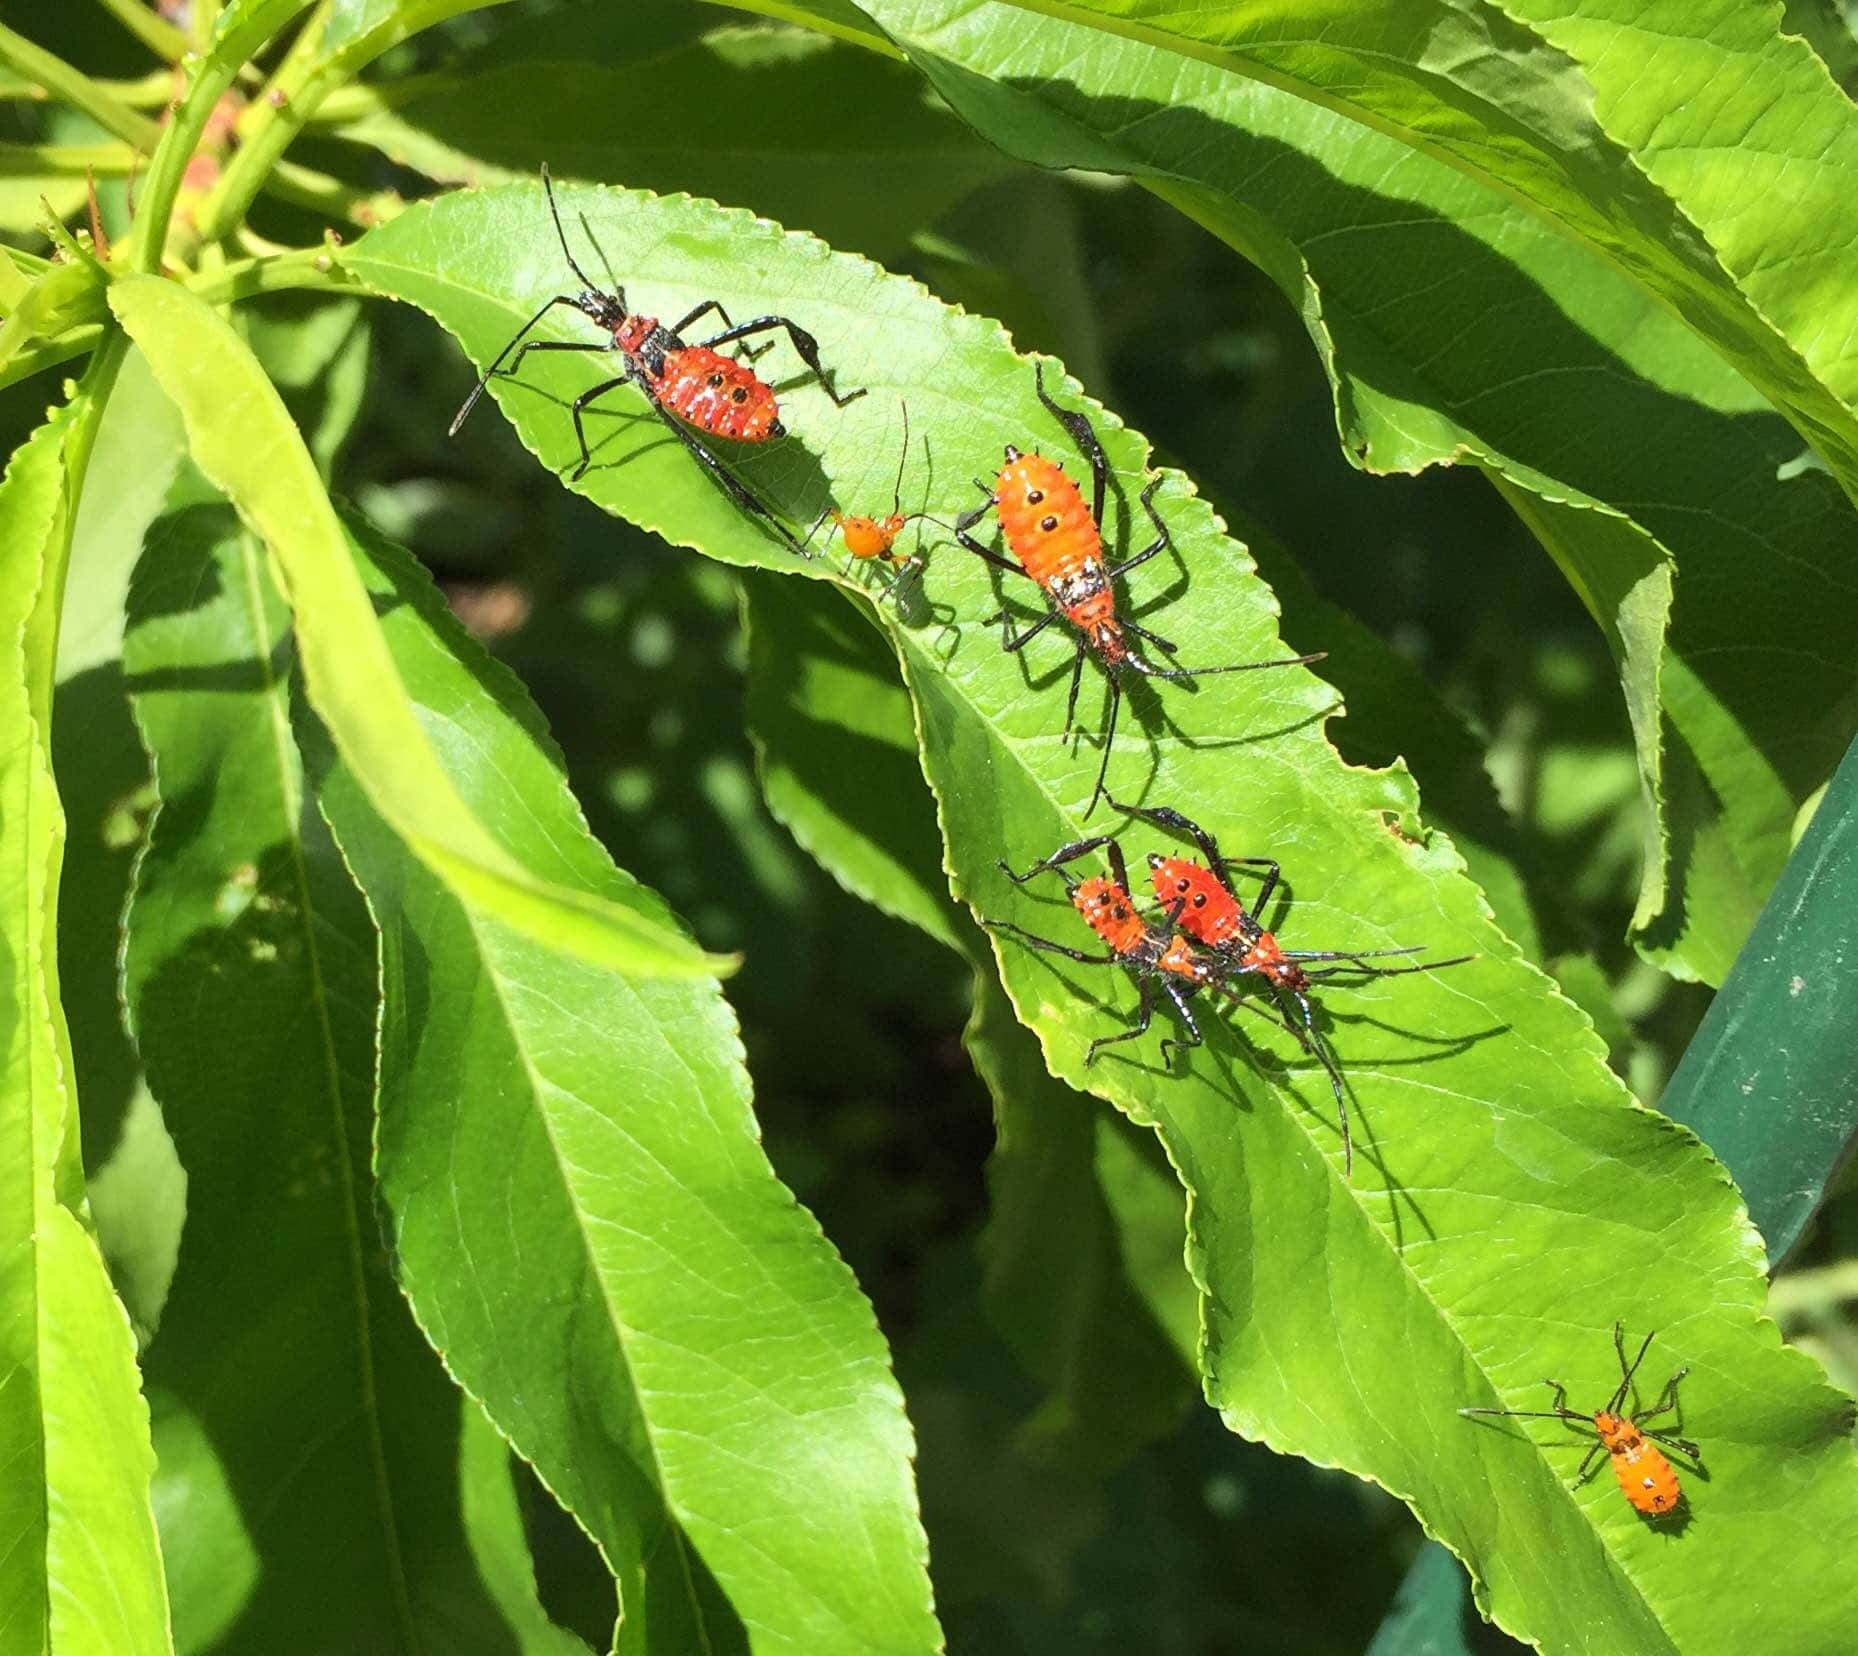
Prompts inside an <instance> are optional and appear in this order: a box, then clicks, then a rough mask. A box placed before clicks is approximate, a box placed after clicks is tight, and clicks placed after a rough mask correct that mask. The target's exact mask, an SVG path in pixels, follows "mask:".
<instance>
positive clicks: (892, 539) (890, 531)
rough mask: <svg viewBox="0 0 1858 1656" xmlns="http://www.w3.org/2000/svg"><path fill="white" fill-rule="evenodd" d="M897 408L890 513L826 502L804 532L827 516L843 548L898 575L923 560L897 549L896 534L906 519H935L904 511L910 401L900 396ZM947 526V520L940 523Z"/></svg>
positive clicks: (815, 530)
mask: <svg viewBox="0 0 1858 1656" xmlns="http://www.w3.org/2000/svg"><path fill="white" fill-rule="evenodd" d="M897 406H898V408H900V409H901V410H902V412H903V449H902V452H901V453H899V454H898V456H897V481H896V483H895V484H894V485H893V486H892V488H891V491H890V516H889V517H881V518H878V517H860V516H857V515H855V514H853V513H849V512H841V511H840V510H839V509H838V508H837V507H836V506H828V507H827V508H826V510H825V511H823V512H822V513H820V515H819V519H818V521H817V522H815V523H814V525H813V527H812V528H811V529H810V530H809V531H808V532H807V537H806V538H807V540H808V541H811V540H812V538H813V536H814V535H816V534H817V533H818V532H819V525H820V524H821V523H824V522H825V521H826V520H827V519H828V518H830V519H831V520H832V525H833V527H834V528H835V529H837V530H838V532H839V537H840V539H841V540H843V541H844V542H845V550H846V551H847V552H849V553H850V554H851V555H852V556H853V557H854V558H856V559H858V560H859V561H860V562H861V563H863V562H868V561H870V560H872V559H877V560H879V561H880V562H883V563H886V564H888V565H889V566H890V567H891V568H892V569H893V570H895V571H896V572H897V573H898V574H899V575H902V574H905V573H907V572H908V571H910V570H913V569H921V568H922V563H923V560H922V559H921V558H920V557H918V556H915V555H911V554H906V553H902V552H899V551H897V549H896V547H897V537H898V536H899V535H901V534H902V533H903V526H904V525H905V524H906V523H915V522H917V521H919V520H921V521H925V522H929V523H935V522H937V520H936V519H935V518H933V517H930V515H929V514H928V513H927V512H906V511H904V509H903V468H904V467H905V466H906V465H907V464H908V463H909V458H910V405H909V404H908V403H906V402H903V401H901V400H899V401H898V404H897ZM923 448H924V452H925V454H926V453H927V452H928V439H927V438H924V439H923ZM940 527H942V528H947V525H946V524H942V525H940Z"/></svg>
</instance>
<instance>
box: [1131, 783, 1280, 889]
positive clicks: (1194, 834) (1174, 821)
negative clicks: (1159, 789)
mask: <svg viewBox="0 0 1858 1656" xmlns="http://www.w3.org/2000/svg"><path fill="white" fill-rule="evenodd" d="M1110 808H1111V809H1112V810H1116V811H1121V812H1122V813H1123V815H1124V816H1132V817H1135V818H1137V819H1138V820H1140V821H1142V822H1147V823H1151V824H1153V826H1155V827H1157V828H1169V829H1172V830H1173V831H1174V832H1175V833H1177V834H1185V835H1186V836H1187V837H1188V838H1189V839H1190V840H1192V841H1193V842H1194V844H1195V845H1197V846H1198V847H1199V848H1200V855H1201V856H1203V857H1205V858H1206V866H1207V867H1208V868H1209V869H1211V870H1212V872H1213V875H1214V877H1215V878H1216V879H1217V880H1218V881H1219V883H1220V884H1221V885H1223V886H1226V887H1228V888H1230V887H1231V884H1232V881H1231V879H1230V878H1229V877H1228V875H1227V872H1226V859H1225V858H1224V857H1223V856H1221V855H1220V851H1219V842H1218V841H1217V840H1216V839H1214V838H1213V836H1212V835H1211V834H1209V833H1208V832H1207V831H1206V830H1205V829H1204V828H1202V827H1201V826H1200V824H1199V823H1197V822H1195V821H1194V820H1193V819H1192V818H1191V817H1184V816H1182V815H1181V813H1180V812H1179V811H1176V810H1171V809H1170V808H1169V807H1168V806H1166V805H1125V804H1123V803H1122V802H1121V801H1120V800H1116V799H1112V800H1111V801H1110ZM1234 860H1235V861H1237V862H1270V858H1268V857H1238V858H1235V859H1234ZM1271 866H1272V867H1273V868H1276V867H1277V864H1276V863H1271ZM1275 878H1276V876H1275V875H1273V876H1272V880H1267V881H1266V883H1265V886H1264V890H1263V895H1264V896H1269V895H1270V890H1271V884H1272V881H1274V880H1275ZM1259 906H1260V907H1261V908H1262V907H1263V906H1264V905H1263V902H1262V900H1261V901H1260V903H1259Z"/></svg>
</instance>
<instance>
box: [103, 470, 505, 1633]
mask: <svg viewBox="0 0 1858 1656" xmlns="http://www.w3.org/2000/svg"><path fill="white" fill-rule="evenodd" d="M288 636H289V635H288V614H287V612H286V610H285V609H284V605H283V602H282V600H281V599H280V598H279V597H278V595H277V593H276V591H275V589H274V588H273V587H272V585H271V582H270V579H269V576H268V574H267V571H266V568H265V559H264V548H263V547H262V545H261V544H260V543H259V542H258V540H257V539H256V537H254V536H252V535H251V534H249V533H247V532H246V531H245V530H244V529H242V528H241V526H240V523H239V519H238V517H237V515H236V514H235V513H234V511H233V509H232V508H231V507H230V506H229V505H227V504H225V503H224V502H223V501H220V500H218V499H216V498H215V497H213V495H212V493H211V491H210V490H208V489H206V488H205V487H204V486H203V485H202V484H201V483H200V480H199V479H198V477H197V476H190V477H189V478H187V479H184V481H183V483H182V485H181V486H180V487H179V488H178V489H177V499H176V503H175V506H174V508H173V509H172V510H171V511H170V512H169V513H168V514H167V515H166V516H165V517H163V518H162V519H161V520H160V521H158V522H157V523H156V525H155V527H154V529H153V530H152V531H151V534H150V538H149V546H148V551H147V554H146V556H145V557H144V558H143V560H142V563H141V564H140V566H139V567H138V568H137V571H136V577H135V582H134V585H133V587H132V589H131V592H130V597H129V629H128V633H127V636H126V638H125V641H124V650H123V659H124V667H125V670H126V672H127V675H128V683H129V688H130V692H131V695H132V697H133V700H134V705H135V714H136V720H137V723H138V725H139V727H140V729H141V731H142V734H143V738H144V740H145V741H146V742H147V744H148V749H149V754H150V758H151V760H152V762H153V765H154V771H155V775H156V777H157V780H158V783H159V789H160V795H161V803H160V808H159V809H158V811H157V813H156V815H155V818H154V821H153V824H152V825H151V828H150V831H149V838H148V843H147V846H146V849H145V850H144V852H143V855H142V857H141V860H140V862H139V864H138V866H137V871H136V888H135V894H134V897H133V900H132V903H131V906H130V909H129V913H128V919H127V926H126V942H125V946H124V955H123V974H124V982H123V987H124V996H125V1000H126V1002H127V1004H128V1006H129V1009H130V1013H131V1016H132V1019H133V1022H134V1026H135V1033H136V1038H137V1044H138V1046H139V1048H140V1051H141V1053H142V1056H143V1059H144V1062H145V1063H146V1064H147V1066H148V1076H149V1083H150V1086H151V1088H152V1089H153V1091H154V1093H155V1095H156V1097H157V1098H158V1099H159V1100H160V1101H161V1104H162V1108H163V1113H164V1117H165V1120H166V1123H167V1127H168V1131H169V1134H170V1135H171V1136H172V1138H173V1140H174V1144H175V1147H176V1149H177V1151H178V1152H179V1155H180V1158H181V1162H182V1165H183V1166H184V1167H185V1168H186V1170H187V1226H186V1231H185V1233H184V1237H185V1240H184V1246H183V1249H182V1255H181V1264H180V1269H179V1270H178V1271H177V1273H176V1275H175V1278H174V1282H173V1285H172V1287H171V1289H170V1291H169V1295H168V1301H167V1306H166V1309H165V1312H164V1315H163V1319H162V1327H161V1332H160V1334H159V1335H158V1336H157V1338H156V1339H155V1341H154V1343H153V1345H152V1346H151V1347H150V1348H149V1351H148V1353H147V1356H146V1364H147V1368H148V1373H149V1376H150V1380H151V1383H152V1384H155V1385H159V1386H161V1387H162V1388H163V1389H164V1390H165V1391H166V1392H167V1393H168V1394H169V1395H170V1396H171V1397H172V1398H173V1399H174V1400H175V1402H176V1403H178V1404H179V1406H180V1407H181V1408H182V1409H184V1410H185V1411H186V1412H187V1413H188V1415H189V1416H190V1417H191V1419H192V1420H193V1421H194V1422H195V1425H196V1427H197V1429H198V1431H199V1432H200V1433H201V1434H203V1436H204V1438H205V1440H206V1441H207V1442H210V1443H211V1444H212V1445H213V1448H214V1451H215V1455H216V1459H217V1463H218V1466H219V1468H220V1476H221V1477H223V1479H224V1481H225V1484H226V1486H227V1487H228V1488H229V1489H230V1490H231V1491H233V1492H234V1499H235V1500H236V1502H237V1505H238V1508H239V1511H240V1513H241V1514H242V1517H243V1525H242V1533H243V1535H244V1536H245V1538H246V1540H247V1542H248V1544H249V1547H250V1549H251V1551H252V1553H253V1555H254V1561H255V1565H256V1569H255V1572H254V1579H253V1581H252V1584H251V1585H252V1592H251V1596H250V1598H249V1599H248V1600H247V1602H245V1603H244V1604H243V1605H242V1606H240V1607H239V1614H238V1617H237V1626H238V1628H239V1630H240V1637H241V1638H242V1639H245V1640H249V1641H251V1642H252V1644H253V1646H254V1647H255V1648H266V1649H281V1648H286V1647H288V1646H289V1645H290V1644H292V1643H293V1642H294V1641H295V1640H296V1639H297V1638H298V1637H300V1635H301V1630H302V1629H303V1628H304V1627H306V1626H312V1625H313V1626H316V1627H317V1628H319V1629H321V1630H323V1631H324V1633H325V1634H326V1636H327V1637H328V1638H330V1639H331V1640H332V1641H333V1642H334V1643H335V1644H337V1645H339V1646H342V1647H346V1648H352V1649H366V1650H371V1651H393V1650H409V1651H410V1650H420V1649H427V1648H433V1647H443V1648H445V1649H447V1650H459V1651H485V1652H493V1651H504V1650H507V1649H508V1648H509V1645H510V1635H509V1633H508V1631H507V1630H506V1629H505V1628H504V1627H503V1626H502V1625H501V1624H500V1623H499V1622H498V1620H497V1618H496V1616H495V1614H494V1612H493V1610H492V1606H491V1604H490V1601H489V1600H488V1598H487V1597H486V1596H485V1594H484V1592H483V1589H482V1588H481V1587H480V1586H478V1585H477V1583H476V1580H475V1574H474V1569H473V1566H472V1563H471V1559H470V1556H469V1553H468V1552H467V1550H466V1547H465V1541H464V1534H463V1529H462V1525H461V1520H460V1511H459V1493H458V1490H457V1487H456V1479H457V1456H458V1446H457V1429H458V1428H457V1415H458V1407H457V1399H456V1396H455V1394H454V1393H453V1391H452V1388H451V1386H450V1384H449V1383H448V1382H447V1380H446V1378H445V1375H444V1374H443V1372H442V1371H441V1370H440V1368H439V1366H438V1363H437V1362H436V1361H435V1360H434V1358H433V1355H432V1353H431V1351H430V1350H429V1349H428V1347H427V1346H426V1344H425V1342H424V1340H422V1339H421V1338H420V1335H419V1331H418V1329H417V1328H416V1327H415V1326H414V1325H413V1322H412V1319H411V1318H410V1317H409V1316H408V1314H407V1310H406V1306H405V1304H404V1302H403V1301H402V1300H401V1297H400V1295H399V1293H398V1291H397V1290H396V1289H395V1286H394V1282H393V1277H392V1274H391V1272H390V1271H389V1269H388V1263H387V1259H386V1257H385V1255H384V1253H383V1251H382V1249H381V1246H380V1243H379V1233H378V1230H377V1228H376V1224H375V1217H374V1203H373V1199H372V1190H371V1188H370V1183H369V1176H368V1145H369V1138H370V1133H371V1128H372V1125H373V1111H372V1089H371V1087H370V1085H369V1080H368V1077H369V1075H370V1071H371V1069H372V1065H373V1056H374V1011H375V1000H376V966H375V960H374V942H375V939H374V932H373V928H372V926H371V925H370V923H369V920H368V915H367V911H366V908H365V907H364V905H363V903H362V901H361V898H360V896H359V894H358V893H357V892H356V891H355V888H354V885H353V883H352V881H351V880H350V879H349V877H348V874H347V871H346V870H345V869H344V868H343V866H342V862H341V859H340V857H339V856H338V855H337V853H336V850H335V847H334V845H333V843H332V842H331V841H330V839H329V834H328V830H327V829H326V828H324V827H323V825H322V822H321V819H320V818H318V817H317V815H316V814H315V812H314V810H307V811H306V810H305V808H304V797H303V779H302V774H301V770H300V767H299V764H298V760H297V756H296V753H295V750H294V749H293V748H292V746H291V744H290V742H289V741H288V739H287V733H288V728H289V725H288V721H289V706H288V695H287V685H286V681H285V678H284V671H285V667H286V663H287V659H288V658H287V654H286V653H285V652H287V650H288ZM228 1029H233V1030H238V1031H240V1032H241V1033H240V1036H239V1038H238V1039H237V1040H232V1041H228V1040H226V1039H225V1038H224V1033H225V1031H227V1030H228ZM257 1098H262V1099H263V1100H264V1107H263V1108H262V1109H254V1108H252V1101H253V1100H254V1099H257ZM306 1170H314V1175H313V1176H308V1175H307V1174H306ZM197 1544H198V1543H197V1542H196V1541H195V1538H194V1535H193V1533H192V1532H190V1531H188V1530H185V1529H183V1530H180V1531H178V1532H170V1533H169V1536H168V1545H169V1548H170V1550H171V1551H173V1552H174V1553H176V1554H177V1555H179V1556H180V1557H181V1558H183V1559H186V1558H187V1557H188V1555H189V1553H190V1551H191V1549H192V1547H193V1546H195V1545H197ZM181 1581H186V1582H190V1583H191V1584H193V1585H194V1586H195V1587H196V1588H198V1587H201V1586H204V1588H205V1590H206V1591H207V1592H208V1593H210V1594H212V1595H213V1596H214V1598H215V1600H217V1598H218V1596H219V1595H220V1594H221V1592H222V1591H223V1588H222V1586H221V1584H220V1582H219V1581H217V1580H216V1579H215V1578H214V1576H213V1574H212V1572H211V1571H210V1570H206V1569H201V1568H198V1567H194V1566H192V1565H191V1564H190V1565H187V1566H184V1567H183V1570H182V1574H181V1576H180V1577H179V1579H178V1580H177V1615H180V1616H183V1617H184V1619H185V1620H187V1621H189V1622H192V1623H194V1624H202V1623H205V1624H211V1623H212V1622H214V1621H215V1620H217V1619H219V1618H220V1617H221V1616H223V1615H224V1612H223V1611H216V1610H212V1609H209V1608H207V1607H204V1606H199V1605H191V1604H190V1605H187V1606H185V1607H184V1609H183V1608H181V1607H180V1601H179V1598H178V1588H179V1584H180V1582H181Z"/></svg>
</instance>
